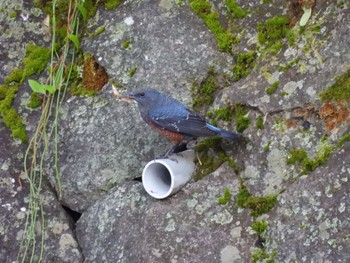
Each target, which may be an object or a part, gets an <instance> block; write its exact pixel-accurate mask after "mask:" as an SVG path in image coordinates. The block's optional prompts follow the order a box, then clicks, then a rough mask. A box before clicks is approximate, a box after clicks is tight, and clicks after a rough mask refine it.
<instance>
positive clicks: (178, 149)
mask: <svg viewBox="0 0 350 263" xmlns="http://www.w3.org/2000/svg"><path fill="white" fill-rule="evenodd" d="M186 150H187V144H186V143H179V144H175V145H172V146H171V147H170V148H169V149H168V150H167V151H166V153H165V155H164V158H168V157H169V155H171V154H173V153H179V152H183V151H186Z"/></svg>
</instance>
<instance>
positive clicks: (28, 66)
mask: <svg viewBox="0 0 350 263" xmlns="http://www.w3.org/2000/svg"><path fill="white" fill-rule="evenodd" d="M26 51H27V54H26V57H25V58H24V60H23V65H24V73H23V75H24V78H26V77H28V76H31V75H33V74H39V73H40V72H41V71H43V70H44V69H45V67H46V65H47V63H48V61H49V59H50V57H51V52H50V49H48V48H46V47H40V46H36V45H34V44H32V43H30V44H28V46H27V48H26Z"/></svg>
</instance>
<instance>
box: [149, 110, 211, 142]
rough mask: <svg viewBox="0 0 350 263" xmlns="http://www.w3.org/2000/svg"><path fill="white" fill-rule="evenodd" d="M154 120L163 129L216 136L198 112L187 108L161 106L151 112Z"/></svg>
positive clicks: (195, 135) (196, 135) (189, 134)
mask: <svg viewBox="0 0 350 263" xmlns="http://www.w3.org/2000/svg"><path fill="white" fill-rule="evenodd" d="M149 115H150V117H151V119H152V122H153V123H154V124H155V125H157V126H158V127H160V128H162V129H166V130H169V131H172V132H178V133H181V134H184V135H188V136H190V137H201V136H214V135H217V132H216V131H213V130H210V129H209V128H208V127H207V123H206V121H205V120H204V119H202V118H201V117H200V116H199V115H198V114H197V113H195V112H193V111H191V110H189V109H187V108H185V107H184V108H170V107H161V108H157V109H154V110H152V111H151V112H150V113H149Z"/></svg>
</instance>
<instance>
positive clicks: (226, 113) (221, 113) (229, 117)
mask: <svg viewBox="0 0 350 263" xmlns="http://www.w3.org/2000/svg"><path fill="white" fill-rule="evenodd" d="M248 113H249V111H248V110H247V109H245V108H244V107H243V105H242V104H241V103H236V104H229V105H227V106H226V107H225V108H222V109H217V110H214V111H213V112H212V113H211V114H209V115H211V117H212V118H214V120H215V121H217V120H223V121H226V122H232V121H233V120H235V123H236V131H237V132H243V131H244V130H245V129H247V128H248V126H249V125H250V123H251V121H250V119H249V118H248V117H247V115H248Z"/></svg>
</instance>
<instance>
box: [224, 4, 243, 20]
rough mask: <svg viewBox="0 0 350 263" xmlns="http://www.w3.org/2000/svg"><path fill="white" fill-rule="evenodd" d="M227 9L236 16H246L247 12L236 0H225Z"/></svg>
mask: <svg viewBox="0 0 350 263" xmlns="http://www.w3.org/2000/svg"><path fill="white" fill-rule="evenodd" d="M225 3H226V6H227V10H228V11H229V12H230V13H231V14H232V16H233V17H234V18H244V17H245V15H246V13H245V12H244V10H243V9H242V8H241V7H239V6H238V4H237V2H236V1H235V0H225Z"/></svg>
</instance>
